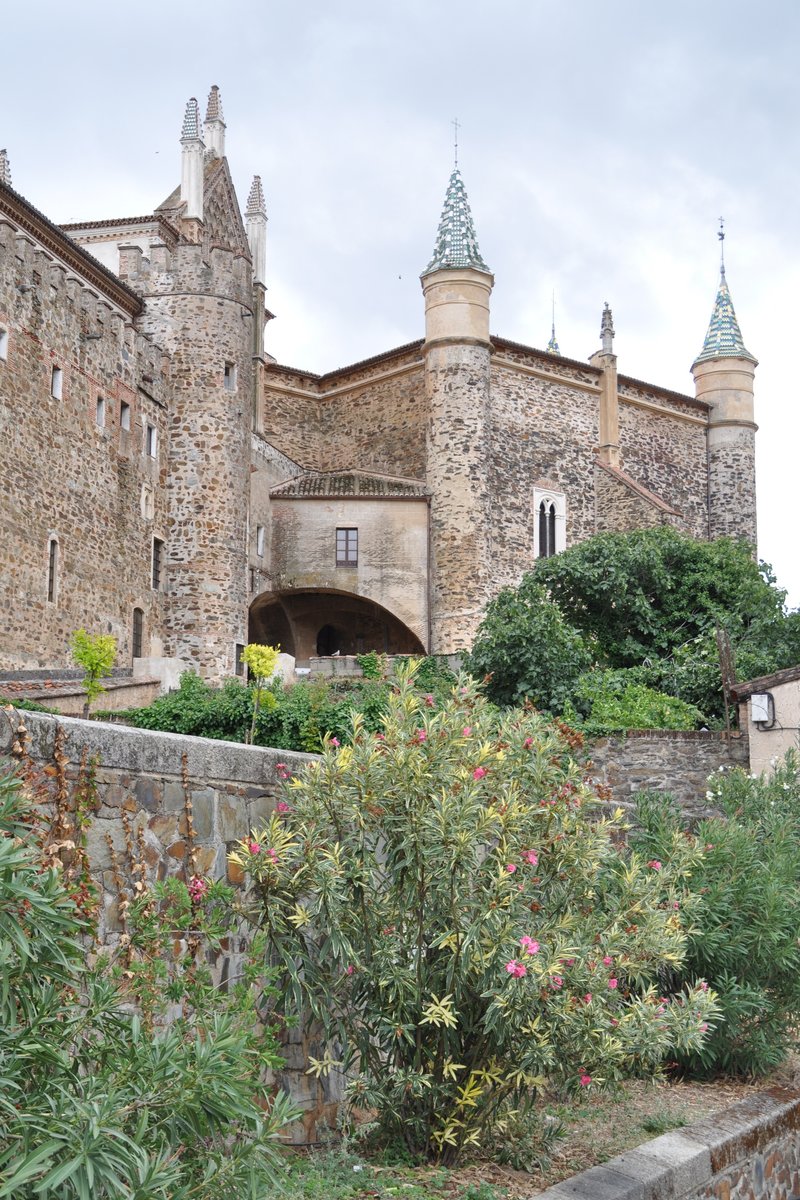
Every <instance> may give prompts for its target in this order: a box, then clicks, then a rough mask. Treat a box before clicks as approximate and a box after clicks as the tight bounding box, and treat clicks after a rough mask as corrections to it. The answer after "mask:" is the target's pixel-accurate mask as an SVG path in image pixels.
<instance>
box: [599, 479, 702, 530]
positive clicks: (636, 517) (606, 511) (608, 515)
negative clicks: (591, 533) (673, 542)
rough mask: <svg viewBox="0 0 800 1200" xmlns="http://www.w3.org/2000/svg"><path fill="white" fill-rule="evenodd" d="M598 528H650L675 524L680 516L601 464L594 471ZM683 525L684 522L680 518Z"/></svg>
mask: <svg viewBox="0 0 800 1200" xmlns="http://www.w3.org/2000/svg"><path fill="white" fill-rule="evenodd" d="M594 482H595V496H596V501H595V505H596V522H597V524H596V528H597V532H598V533H605V532H612V533H627V532H629V531H630V530H632V529H650V528H651V527H653V526H655V525H667V524H674V523H677V522H676V518H674V517H671V516H670V514H668V513H665V512H664V510H663V509H661V508H659V507H658V506H657V505H655V504H653V503H651V502H649V501H648V500H646V499H645V498H644V496H641V495H639V493H638V492H635V491H634V490H633V488H630V487H626V486H625V484H624V483H623V482H622V480H620V479H615V478H614V477H613V476H611V475H609V474H608V472H607V471H604V470H603V469H602V468H601V467H600V466H599V465H597V466H596V467H595V471H594ZM679 524H680V528H683V522H679Z"/></svg>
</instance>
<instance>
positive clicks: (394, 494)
mask: <svg viewBox="0 0 800 1200" xmlns="http://www.w3.org/2000/svg"><path fill="white" fill-rule="evenodd" d="M430 494H431V493H430V489H429V488H428V486H427V484H425V483H424V482H423V481H422V480H420V479H401V478H399V477H397V476H395V475H372V474H370V473H369V472H368V471H308V472H306V473H305V474H303V475H297V476H295V478H294V479H289V480H287V482H286V483H281V484H279V485H278V486H277V487H274V488H273V489H272V491H271V492H270V496H271V497H272V498H273V499H275V500H284V499H302V498H307V497H310V498H314V499H319V498H321V497H326V496H346V497H350V498H353V499H368V498H372V499H399V500H403V499H415V498H420V497H421V498H425V497H428V496H430Z"/></svg>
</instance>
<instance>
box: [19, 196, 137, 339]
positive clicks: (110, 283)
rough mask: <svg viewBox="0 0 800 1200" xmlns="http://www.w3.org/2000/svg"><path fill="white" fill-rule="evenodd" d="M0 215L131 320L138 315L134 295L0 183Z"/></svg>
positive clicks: (36, 210)
mask: <svg viewBox="0 0 800 1200" xmlns="http://www.w3.org/2000/svg"><path fill="white" fill-rule="evenodd" d="M0 215H2V216H5V217H7V218H8V220H9V221H10V222H11V224H12V225H15V226H17V228H19V229H20V230H21V231H22V232H23V233H26V234H28V235H29V236H30V237H31V238H33V239H34V241H36V242H38V243H39V245H41V246H42V247H44V249H45V250H47V251H49V253H50V254H52V255H53V256H54V258H57V259H59V260H60V261H61V262H62V263H63V264H64V266H66V267H67V268H68V269H69V270H71V271H74V272H75V274H76V275H80V276H81V278H82V279H85V280H86V281H87V283H89V284H91V285H92V287H94V288H96V289H97V291H98V292H101V293H102V294H103V295H104V296H106V297H107V298H108V299H109V300H111V301H112V302H113V303H114V304H116V305H117V307H119V308H121V309H122V310H123V311H124V312H126V313H127V314H128V315H129V316H130V317H131V318H133V317H137V316H138V315H139V313H141V311H142V309H143V308H144V304H143V302H142V299H141V297H140V296H138V295H137V294H136V292H134V291H133V290H132V289H131V288H129V287H127V286H126V284H124V283H123V282H122V281H121V280H120V279H118V278H117V276H116V275H114V274H113V272H111V271H109V270H108V269H107V268H106V267H104V266H103V264H102V263H99V262H98V261H97V259H96V258H94V257H93V256H92V255H91V254H89V253H88V252H87V251H86V250H83V249H82V248H81V247H80V246H79V245H77V243H76V242H73V240H72V238H70V237H68V235H67V234H65V233H64V232H63V231H62V230H61V229H59V227H58V226H57V225H54V224H53V222H52V221H49V220H48V218H47V217H46V216H45V215H44V214H43V213H40V212H39V210H38V209H36V208H34V207H33V205H32V204H29V203H28V201H27V200H26V199H25V198H24V197H23V196H20V194H19V192H15V191H14V189H13V188H10V187H7V186H6V185H5V184H3V183H0Z"/></svg>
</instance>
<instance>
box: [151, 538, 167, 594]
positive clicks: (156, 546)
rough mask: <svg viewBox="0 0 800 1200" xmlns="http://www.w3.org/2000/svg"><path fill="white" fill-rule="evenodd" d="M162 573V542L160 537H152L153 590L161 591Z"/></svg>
mask: <svg viewBox="0 0 800 1200" xmlns="http://www.w3.org/2000/svg"><path fill="white" fill-rule="evenodd" d="M163 574H164V542H163V541H162V539H161V538H153V591H154V592H160V591H161V582H162V577H163Z"/></svg>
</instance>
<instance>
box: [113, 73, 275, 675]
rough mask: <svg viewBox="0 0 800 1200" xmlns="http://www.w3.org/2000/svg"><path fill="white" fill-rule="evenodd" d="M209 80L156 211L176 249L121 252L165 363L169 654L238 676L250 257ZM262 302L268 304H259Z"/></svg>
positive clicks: (249, 386)
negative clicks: (168, 392) (203, 111)
mask: <svg viewBox="0 0 800 1200" xmlns="http://www.w3.org/2000/svg"><path fill="white" fill-rule="evenodd" d="M224 132H225V125H224V122H223V120H222V108H221V105H220V97H219V91H218V89H217V88H213V89H212V91H211V95H210V97H209V103H208V112H207V115H206V120H205V136H206V138H207V139H208V144H207V143H206V142H205V141H204V139H203V135H202V133H201V127H200V119H199V110H198V106H197V101H196V100H190V101H189V104H188V105H187V109H186V116H185V119H184V123H183V130H182V134H181V145H182V172H181V186H180V188H179V189H177V190H176V191H175V192H174V193H173V194H172V195H171V196H170V197H168V199H167V200H165V201H164V203H163V204H162V205H161V206H160V208H159V209H158V212H159V213H160V214H162V215H163V216H164V217H165V218H166V219H167V220H168V221H169V223H170V225H171V226H172V227H173V228H175V229H176V230H178V231H179V234H180V237H179V239H178V241H177V243H176V244H175V245H173V246H167V245H165V244H161V245H159V244H156V245H152V246H151V247H150V257H149V259H146V258H143V256H142V252H141V250H140V249H139V248H138V247H136V246H131V247H130V248H128V251H127V253H125V252H123V251H121V255H120V261H121V267H122V270H121V273H122V274H123V276H124V277H125V278H126V280H127V282H129V283H130V284H131V285H132V286H133V287H134V288H135V289H136V290H137V291H138V292H139V293H140V295H141V296H142V297H143V298H144V300H145V311H144V314H143V316H142V318H141V326H142V328H143V330H144V331H145V332H147V333H149V334H150V335H151V336H152V338H153V340H154V341H156V342H157V343H158V344H159V345H160V346H161V347H162V348H163V349H164V350H166V351H168V352H169V354H170V356H171V360H172V367H171V373H172V398H173V399H172V407H171V412H170V434H169V458H168V471H167V479H166V487H167V501H168V509H169V518H168V529H167V535H166V539H165V545H164V548H163V553H164V557H165V562H164V565H165V567H166V572H165V574H166V579H165V582H164V588H165V592H166V596H165V633H166V645H165V653H167V654H172V655H177V656H179V657H180V658H181V659H182V660H183V661H185V662H188V663H189V664H190V665H191V666H192V667H193V668H195V669H196V670H198V671H199V672H200V673H201V674H202V675H204V676H206V677H208V678H213V679H217V680H218V679H220V678H222V677H225V676H230V675H232V674H234V672H235V669H236V645H237V643H239V644H244V643H246V641H247V638H246V630H247V601H248V580H247V537H248V533H247V530H248V519H247V518H248V495H249V467H248V462H249V441H250V431H251V414H252V408H253V403H252V391H253V367H254V363H253V353H254V344H255V340H256V334H255V330H256V328H257V326H258V323H259V321H262V322H263V314H259V313H257V312H256V311H255V306H254V299H255V293H254V289H253V278H252V261H251V253H250V247H249V243H248V238H247V234H246V231H245V227H244V224H243V222H242V217H241V214H240V212H239V207H238V203H237V200H236V194H235V192H234V189H233V183H232V181H231V176H230V172H229V170H228V164H227V160H226V158H225V143H224ZM262 307H263V306H262Z"/></svg>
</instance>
